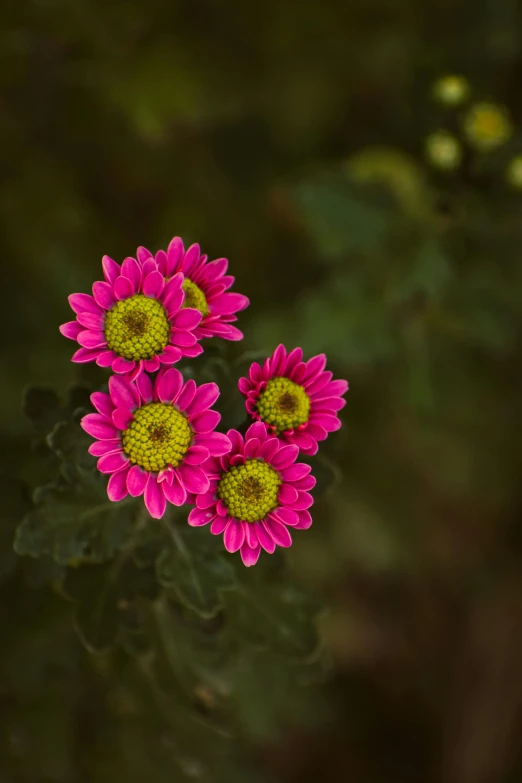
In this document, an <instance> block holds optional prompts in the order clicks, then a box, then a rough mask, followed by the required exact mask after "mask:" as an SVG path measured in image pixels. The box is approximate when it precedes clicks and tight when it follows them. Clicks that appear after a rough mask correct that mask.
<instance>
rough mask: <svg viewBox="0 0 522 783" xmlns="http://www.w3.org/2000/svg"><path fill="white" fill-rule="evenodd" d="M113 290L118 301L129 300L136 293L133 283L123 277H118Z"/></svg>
mask: <svg viewBox="0 0 522 783" xmlns="http://www.w3.org/2000/svg"><path fill="white" fill-rule="evenodd" d="M113 290H114V296H115V297H116V299H118V301H121V300H122V299H128V298H129V297H130V296H132V295H133V294H134V293H135V289H134V286H133V284H132V282H131V281H130V280H129V278H128V277H123V276H120V277H118V279H117V280H116V281H115V283H114V286H113Z"/></svg>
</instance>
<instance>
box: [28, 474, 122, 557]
mask: <svg viewBox="0 0 522 783" xmlns="http://www.w3.org/2000/svg"><path fill="white" fill-rule="evenodd" d="M35 501H36V503H37V508H35V509H34V510H33V511H30V512H29V513H28V514H26V516H25V517H24V519H23V520H22V522H21V524H20V525H19V526H18V529H17V531H16V535H15V542H14V548H15V551H16V553H17V554H19V555H28V556H30V557H40V556H41V555H45V554H48V555H51V556H52V557H53V558H54V559H55V560H56V561H57V562H58V563H62V564H67V563H69V562H70V561H71V560H77V559H80V560H81V559H83V558H88V559H89V560H91V561H93V562H103V561H104V560H107V559H109V558H111V557H112V556H113V555H114V553H115V552H116V551H117V550H118V549H120V548H122V547H123V546H124V544H125V543H126V541H127V540H128V538H129V536H130V535H131V533H132V529H133V526H134V517H135V501H128V500H127V501H122V502H120V503H112V502H111V501H110V500H108V499H107V495H106V491H105V487H104V485H103V484H102V483H101V482H98V481H96V479H95V478H94V477H92V478H91V483H90V484H87V483H85V482H83V481H80V479H79V477H77V481H76V482H75V483H74V484H67V483H65V482H59V483H56V484H50V485H48V486H46V487H41V488H39V490H37V492H36V493H35Z"/></svg>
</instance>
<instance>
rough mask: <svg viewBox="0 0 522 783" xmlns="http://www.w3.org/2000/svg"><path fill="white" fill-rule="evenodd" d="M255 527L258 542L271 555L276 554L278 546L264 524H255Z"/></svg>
mask: <svg viewBox="0 0 522 783" xmlns="http://www.w3.org/2000/svg"><path fill="white" fill-rule="evenodd" d="M254 527H255V530H256V534H257V540H258V541H259V543H260V544H261V546H262V547H263V549H264V550H265V552H268V554H269V555H271V554H273V553H274V552H275V548H276V544H275V541H274V539H273V538H272V536H271V535H270V534H269V533H267V532H266V530H265V527H264V525H263V523H262V522H254Z"/></svg>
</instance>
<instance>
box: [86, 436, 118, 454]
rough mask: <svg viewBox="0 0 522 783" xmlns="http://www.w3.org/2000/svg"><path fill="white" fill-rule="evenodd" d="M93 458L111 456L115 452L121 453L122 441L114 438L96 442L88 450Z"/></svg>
mask: <svg viewBox="0 0 522 783" xmlns="http://www.w3.org/2000/svg"><path fill="white" fill-rule="evenodd" d="M87 451H88V452H89V454H92V456H93V457H102V456H103V455H104V454H110V453H111V452H114V451H121V440H120V439H119V438H113V439H111V440H95V441H94V443H91V445H90V446H89V448H88V449H87Z"/></svg>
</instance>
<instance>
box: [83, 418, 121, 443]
mask: <svg viewBox="0 0 522 783" xmlns="http://www.w3.org/2000/svg"><path fill="white" fill-rule="evenodd" d="M80 424H81V427H82V429H84V430H85V432H87V433H88V434H89V435H92V437H93V438H97V440H112V439H113V438H117V437H118V430H117V429H116V427H113V425H112V424H111V423H110V422H109V421H108V420H107V419H106V418H105V416H102V415H101V414H99V413H88V414H87V416H84V417H83V419H82V420H81V422H80Z"/></svg>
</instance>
